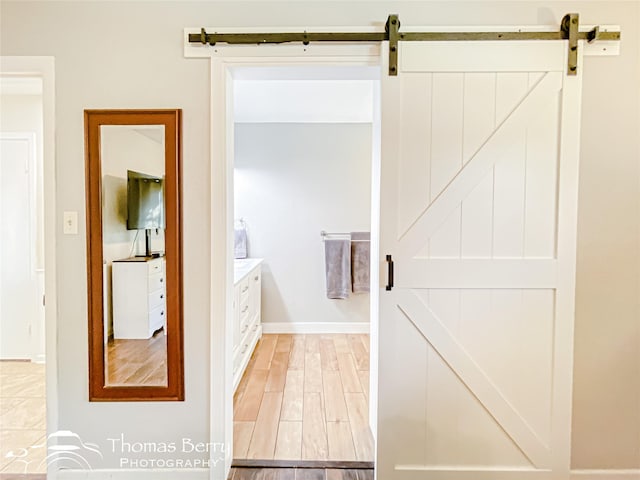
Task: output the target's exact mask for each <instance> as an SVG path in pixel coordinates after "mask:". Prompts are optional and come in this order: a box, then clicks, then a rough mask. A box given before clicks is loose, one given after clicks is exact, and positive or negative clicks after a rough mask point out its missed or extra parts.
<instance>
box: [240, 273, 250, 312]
mask: <svg viewBox="0 0 640 480" xmlns="http://www.w3.org/2000/svg"><path fill="white" fill-rule="evenodd" d="M238 288H239V289H240V305H242V303H243V302H244V301H245V300H246V299H247V298H249V278H248V277H247V278H245V279H244V280H242V281H241V282H240V283H239V284H238Z"/></svg>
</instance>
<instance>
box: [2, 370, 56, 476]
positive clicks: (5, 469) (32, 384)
mask: <svg viewBox="0 0 640 480" xmlns="http://www.w3.org/2000/svg"><path fill="white" fill-rule="evenodd" d="M45 414H46V399H45V366H44V364H42V363H32V362H20V361H16V362H14V361H6V360H2V361H0V480H4V479H9V478H20V477H19V476H18V475H19V474H23V473H42V472H45V471H46V468H47V467H46V462H45V456H46V452H47V449H46V448H42V445H45V443H46V420H45V418H46V415H45ZM9 452H14V454H13V455H12V454H9Z"/></svg>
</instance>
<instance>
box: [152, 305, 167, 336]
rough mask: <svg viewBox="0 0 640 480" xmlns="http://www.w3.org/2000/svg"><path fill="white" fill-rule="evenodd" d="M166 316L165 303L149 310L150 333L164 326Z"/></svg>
mask: <svg viewBox="0 0 640 480" xmlns="http://www.w3.org/2000/svg"><path fill="white" fill-rule="evenodd" d="M165 316H166V314H165V308H164V305H162V306H160V307H158V308H156V309H155V310H152V311H151V312H149V333H153V332H155V331H156V330H158V329H159V328H160V327H162V326H164V319H165Z"/></svg>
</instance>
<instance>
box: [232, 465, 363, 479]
mask: <svg viewBox="0 0 640 480" xmlns="http://www.w3.org/2000/svg"><path fill="white" fill-rule="evenodd" d="M258 479H259V480H373V470H372V469H335V468H326V469H325V468H236V467H234V468H232V469H231V472H230V473H229V478H228V480H258Z"/></svg>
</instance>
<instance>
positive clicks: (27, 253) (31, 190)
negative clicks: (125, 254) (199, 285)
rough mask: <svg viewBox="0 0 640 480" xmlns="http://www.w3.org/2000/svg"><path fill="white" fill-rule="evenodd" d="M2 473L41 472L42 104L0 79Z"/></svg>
mask: <svg viewBox="0 0 640 480" xmlns="http://www.w3.org/2000/svg"><path fill="white" fill-rule="evenodd" d="M0 94H1V95H2V103H1V106H0V230H1V232H0V272H1V273H0V406H1V409H2V412H1V413H2V425H1V428H0V429H1V432H0V439H1V441H0V443H1V445H2V447H1V448H0V475H1V474H20V473H44V472H46V468H47V466H46V461H45V457H46V450H47V449H46V448H37V447H42V446H46V389H45V309H44V285H45V279H44V272H45V269H44V264H45V261H44V252H45V232H44V202H43V199H44V193H43V192H44V189H43V184H44V175H43V171H44V145H45V141H44V100H43V79H42V78H40V77H23V76H20V77H11V76H0Z"/></svg>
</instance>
